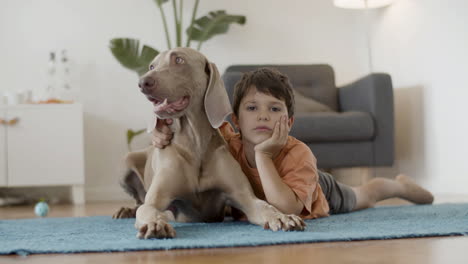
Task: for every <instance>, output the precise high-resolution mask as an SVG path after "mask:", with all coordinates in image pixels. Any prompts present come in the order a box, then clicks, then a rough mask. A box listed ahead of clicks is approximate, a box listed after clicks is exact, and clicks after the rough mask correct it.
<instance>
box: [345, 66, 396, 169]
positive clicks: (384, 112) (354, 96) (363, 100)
mask: <svg viewBox="0 0 468 264" xmlns="http://www.w3.org/2000/svg"><path fill="white" fill-rule="evenodd" d="M338 96H339V104H340V109H341V111H343V112H347V111H363V112H368V113H370V114H371V115H372V117H373V119H374V121H375V139H374V150H373V151H374V165H375V166H390V165H392V164H393V161H394V148H395V147H394V145H395V143H394V142H395V139H394V133H395V132H394V123H395V121H394V106H393V86H392V80H391V78H390V75H388V74H384V73H373V74H370V75H367V76H365V77H363V78H361V79H359V80H357V81H355V82H353V83H351V84H348V85H345V86H343V87H341V88H339V89H338Z"/></svg>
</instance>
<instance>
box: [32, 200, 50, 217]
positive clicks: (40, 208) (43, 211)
mask: <svg viewBox="0 0 468 264" xmlns="http://www.w3.org/2000/svg"><path fill="white" fill-rule="evenodd" d="M34 213H36V215H37V216H40V217H45V216H47V214H48V213H49V205H48V204H47V203H46V202H44V201H41V202H38V203H37V204H36V206H34Z"/></svg>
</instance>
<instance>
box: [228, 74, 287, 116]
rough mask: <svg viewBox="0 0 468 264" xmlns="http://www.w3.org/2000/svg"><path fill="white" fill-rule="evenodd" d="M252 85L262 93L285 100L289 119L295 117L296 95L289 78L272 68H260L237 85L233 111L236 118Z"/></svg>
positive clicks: (244, 75) (245, 76) (243, 76)
mask: <svg viewBox="0 0 468 264" xmlns="http://www.w3.org/2000/svg"><path fill="white" fill-rule="evenodd" d="M252 85H253V86H255V88H257V91H259V92H261V93H264V94H270V95H272V96H274V97H275V98H278V99H280V100H284V102H285V104H286V107H287V108H288V117H292V116H294V93H293V90H292V85H291V83H290V82H289V78H288V76H286V75H285V74H282V73H281V72H279V71H278V70H276V69H272V68H260V69H257V70H255V71H251V72H246V73H244V74H243V75H242V79H241V80H240V81H239V82H237V83H236V86H235V87H234V99H233V101H234V102H233V110H234V114H235V115H236V116H239V106H240V102H241V100H242V98H244V96H245V95H246V94H247V92H248V91H249V89H250V87H252Z"/></svg>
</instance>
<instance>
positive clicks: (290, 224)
mask: <svg viewBox="0 0 468 264" xmlns="http://www.w3.org/2000/svg"><path fill="white" fill-rule="evenodd" d="M305 226H306V224H305V222H304V221H303V220H302V219H301V218H300V217H299V216H297V215H293V214H290V215H285V214H277V215H276V216H275V217H272V218H271V219H269V220H267V222H266V223H265V225H264V226H263V228H264V229H271V230H273V231H278V230H283V231H304V229H305Z"/></svg>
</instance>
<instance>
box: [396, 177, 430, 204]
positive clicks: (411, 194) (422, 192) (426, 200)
mask: <svg viewBox="0 0 468 264" xmlns="http://www.w3.org/2000/svg"><path fill="white" fill-rule="evenodd" d="M395 180H396V181H397V182H399V183H401V184H402V185H403V188H404V193H403V197H402V198H405V199H407V200H408V201H410V202H413V203H415V204H432V202H433V201H434V196H433V195H432V194H431V193H430V192H429V191H428V190H426V189H424V188H423V187H421V186H419V185H417V184H416V183H415V182H414V181H413V180H411V179H410V178H409V177H408V176H406V175H404V174H399V175H397V176H396V178H395Z"/></svg>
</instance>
